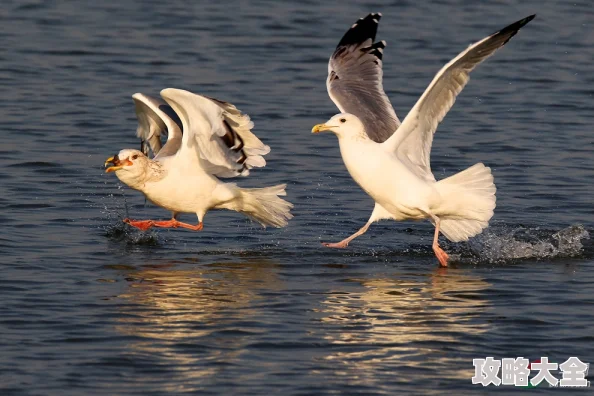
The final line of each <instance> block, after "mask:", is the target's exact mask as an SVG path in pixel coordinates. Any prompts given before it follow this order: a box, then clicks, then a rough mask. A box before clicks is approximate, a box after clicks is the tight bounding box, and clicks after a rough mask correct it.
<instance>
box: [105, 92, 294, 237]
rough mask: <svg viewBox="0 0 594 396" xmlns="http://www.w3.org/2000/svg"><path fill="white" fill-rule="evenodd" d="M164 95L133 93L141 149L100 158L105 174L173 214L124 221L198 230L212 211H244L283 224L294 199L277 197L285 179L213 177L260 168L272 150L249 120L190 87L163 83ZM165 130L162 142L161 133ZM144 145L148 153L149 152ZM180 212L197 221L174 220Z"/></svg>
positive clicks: (141, 225)
mask: <svg viewBox="0 0 594 396" xmlns="http://www.w3.org/2000/svg"><path fill="white" fill-rule="evenodd" d="M161 96H162V97H163V99H165V101H167V104H166V103H164V102H163V101H161V100H159V99H156V98H151V97H149V96H147V95H143V94H140V93H137V94H134V95H133V96H132V98H133V99H134V103H135V107H136V114H137V116H138V130H137V135H138V137H140V138H141V139H142V143H141V150H133V149H125V150H121V151H120V152H119V153H118V154H117V155H115V156H113V157H111V158H108V159H107V161H106V162H105V166H106V167H107V169H106V170H105V171H106V172H115V174H116V176H117V177H118V179H120V180H121V181H122V182H124V183H125V184H127V185H128V186H129V187H131V188H133V189H135V190H139V191H141V192H142V193H144V195H145V196H146V198H147V199H148V200H149V201H151V202H153V203H154V204H155V205H157V206H160V207H162V208H165V209H167V210H169V211H171V213H172V217H171V220H166V221H155V220H130V219H124V222H126V223H128V224H130V225H131V226H134V227H137V228H139V229H141V230H147V229H149V228H150V227H174V228H176V227H183V228H188V229H190V230H195V231H200V230H202V228H203V219H204V215H205V214H206V212H208V211H209V210H211V209H230V210H235V211H237V212H240V213H243V214H244V215H246V216H248V217H250V218H252V219H254V220H256V221H257V222H259V223H260V224H262V226H264V227H266V226H268V225H269V226H273V227H284V226H286V225H287V222H288V220H289V219H291V218H292V217H293V216H292V215H291V213H290V209H291V208H292V207H293V205H292V204H291V203H289V202H287V201H285V200H283V199H281V198H279V195H286V193H285V187H286V185H285V184H280V185H277V186H273V187H266V188H240V187H238V186H237V185H235V184H234V183H224V182H222V181H221V180H219V177H222V178H228V177H235V176H247V175H248V174H249V170H250V169H251V168H253V167H263V166H265V165H266V161H265V160H264V158H263V157H262V156H263V155H265V154H268V152H270V147H268V146H266V145H264V144H263V143H262V142H261V141H260V139H258V138H257V137H256V135H254V134H253V133H252V132H251V129H252V128H253V125H254V124H253V122H251V121H250V118H249V116H247V115H246V114H242V113H241V112H240V111H239V110H237V108H236V107H235V106H233V105H232V104H231V103H227V102H222V101H219V100H216V99H213V98H208V97H206V96H201V95H197V94H193V93H191V92H188V91H184V90H180V89H173V88H167V89H164V90H163V91H161ZM165 133H166V134H167V143H166V144H165V145H164V146H162V143H161V136H162V135H164V134H165ZM149 147H150V149H151V151H152V152H153V155H154V158H152V159H150V158H149V157H148V154H149V150H148V148H149ZM179 213H195V214H196V216H197V217H198V224H187V223H182V222H180V221H178V220H177V218H176V217H177V215H178V214H179Z"/></svg>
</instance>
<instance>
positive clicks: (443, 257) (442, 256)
mask: <svg viewBox="0 0 594 396" xmlns="http://www.w3.org/2000/svg"><path fill="white" fill-rule="evenodd" d="M432 217H433V219H434V220H435V236H434V237H433V251H434V252H435V256H437V259H438V260H439V265H440V267H447V266H448V259H449V256H448V254H447V253H446V252H445V251H444V250H443V249H442V248H440V247H439V243H438V242H437V239H438V238H439V223H440V220H439V218H438V217H437V216H432Z"/></svg>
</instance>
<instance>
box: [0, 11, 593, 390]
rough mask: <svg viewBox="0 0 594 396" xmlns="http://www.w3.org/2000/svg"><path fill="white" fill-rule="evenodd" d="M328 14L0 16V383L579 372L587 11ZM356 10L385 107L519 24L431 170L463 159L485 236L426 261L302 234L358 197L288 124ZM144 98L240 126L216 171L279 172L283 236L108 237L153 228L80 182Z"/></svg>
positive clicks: (441, 144) (118, 189)
mask: <svg viewBox="0 0 594 396" xmlns="http://www.w3.org/2000/svg"><path fill="white" fill-rule="evenodd" d="M348 3H349V4H348V5H347V4H343V2H337V1H324V2H318V1H308V0H304V1H299V2H277V1H272V0H262V1H252V2H243V1H236V2H229V1H225V2H205V1H197V2H190V1H177V2H172V3H166V2H162V1H142V2H140V1H137V2H133V1H95V2H63V1H3V2H2V5H1V6H0V39H1V48H2V51H0V88H1V89H2V92H3V94H2V101H1V102H0V126H1V132H0V133H1V136H2V145H1V146H0V187H1V190H0V192H1V193H0V208H1V212H0V224H1V225H2V227H1V228H0V260H1V266H0V388H1V392H0V393H1V394H2V395H11V394H14V395H20V394H31V395H33V394H34V395H70V394H72V395H75V394H76V395H80V394H89V395H90V394H109V395H112V394H135V395H148V394H154V395H162V394H167V393H185V392H189V393H193V392H196V393H203V394H215V395H218V394H221V395H222V394H281V393H283V394H300V395H301V394H303V395H306V394H312V395H321V394H330V393H333V394H356V393H360V394H390V395H393V394H441V393H442V392H443V391H444V390H450V391H454V390H455V391H456V392H457V393H458V394H469V393H473V392H479V391H483V389H482V388H477V387H476V386H473V385H471V380H470V378H471V376H472V374H473V366H472V359H473V358H481V357H485V356H495V357H497V358H503V357H517V356H524V357H527V358H530V359H537V358H539V357H541V356H548V357H549V358H550V360H551V361H556V362H559V363H561V362H563V361H565V360H566V359H567V358H568V357H569V356H578V357H580V358H581V359H582V360H583V361H585V362H590V363H594V347H593V342H594V336H593V334H594V330H593V328H594V313H593V308H594V304H593V302H594V301H593V295H594V275H593V273H594V272H593V271H594V247H593V245H592V242H591V241H590V240H589V239H587V235H588V233H589V232H590V233H592V229H593V227H594V221H593V220H594V217H593V214H594V209H593V207H594V205H593V203H594V198H593V196H594V187H593V184H592V177H593V176H594V163H593V161H592V153H593V142H594V132H593V127H592V125H593V124H594V100H593V93H594V73H592V65H593V62H594V29H593V26H594V8H593V7H592V4H591V2H589V1H571V2H565V1H556V2H547V3H545V4H543V3H542V2H540V1H488V2H487V1H485V2H472V3H471V2H465V1H453V0H451V1H439V2H423V3H421V4H419V3H420V2H412V1H394V2H385V3H382V2H379V1H374V2H364V1H351V2H348ZM372 11H376V12H377V11H380V12H382V13H383V16H384V17H383V19H382V21H381V23H380V33H379V36H378V38H380V39H385V40H387V41H388V47H387V49H386V51H385V56H384V71H385V79H384V86H385V87H386V91H387V93H388V95H389V96H390V98H391V99H392V103H393V104H394V106H395V108H396V111H397V113H398V114H399V116H400V118H401V119H402V118H404V116H405V114H406V112H407V111H408V109H409V108H410V107H411V106H412V105H413V104H414V102H415V101H416V99H417V98H418V96H419V95H420V94H421V93H422V91H423V90H424V88H425V87H426V85H427V84H428V83H429V81H430V80H431V78H432V77H433V75H434V73H435V72H437V70H438V69H439V68H440V67H441V66H442V65H443V64H444V63H446V62H447V61H448V60H450V59H451V58H452V57H453V56H455V55H456V54H458V53H459V52H460V51H461V50H462V49H464V48H465V47H466V46H467V45H468V44H470V43H471V42H473V41H476V40H478V39H480V38H482V37H484V36H486V35H487V34H490V33H492V32H493V31H495V30H497V29H499V28H502V27H504V26H505V25H507V24H508V23H511V22H513V21H515V20H517V19H520V18H521V17H524V16H526V15H529V14H532V13H535V12H536V13H537V14H538V16H537V18H536V19H535V20H534V21H533V22H532V23H530V24H529V25H528V26H527V27H525V28H524V29H523V30H522V31H521V32H520V34H519V35H518V36H517V37H515V38H514V39H513V40H512V41H511V42H510V43H509V45H508V46H506V47H505V48H504V49H503V50H501V51H500V52H498V53H497V54H496V55H495V56H494V57H493V58H491V59H489V60H488V61H487V62H486V63H485V64H483V65H481V66H480V67H479V68H478V69H477V70H476V71H475V72H474V73H473V75H472V80H471V82H470V83H469V85H468V86H467V88H466V89H465V90H464V92H463V93H462V94H461V96H460V97H459V99H458V101H457V103H456V105H455V106H454V108H453V109H452V111H451V112H450V113H449V114H448V116H447V117H446V119H445V120H444V122H443V123H442V124H441V126H440V128H439V129H438V132H437V135H436V139H435V144H434V149H433V155H432V165H433V170H434V173H435V174H436V176H437V177H438V178H442V177H444V176H447V175H451V174H452V173H454V172H458V171H460V170H462V169H464V168H466V167H468V166H470V165H472V164H474V163H476V162H479V161H482V162H484V163H485V164H487V165H489V166H491V167H492V168H493V172H494V175H495V181H496V184H497V187H498V192H497V198H498V201H497V204H498V205H497V209H496V214H495V217H494V218H493V221H492V227H491V228H490V229H489V231H488V232H486V233H485V234H484V235H481V236H479V237H478V238H475V239H474V240H473V241H472V242H471V243H465V244H458V245H454V244H448V245H447V250H449V251H450V252H452V253H453V255H454V256H455V258H456V260H455V262H454V263H452V265H451V267H450V268H447V269H439V268H437V261H436V259H435V258H434V256H433V253H432V251H431V247H430V243H431V238H432V235H433V232H432V227H431V225H430V224H429V223H395V222H385V223H380V224H376V225H373V226H372V228H371V229H370V231H369V232H368V234H367V235H365V236H363V237H361V238H359V239H357V240H356V241H355V242H354V243H353V244H352V245H351V246H350V247H349V248H348V250H344V251H336V250H328V249H324V248H322V247H321V246H320V241H336V240H340V239H342V238H344V237H345V236H347V235H349V234H350V233H352V232H354V231H355V230H357V229H358V228H359V227H360V226H361V225H362V224H363V223H364V222H365V221H366V220H367V218H368V216H369V214H370V212H371V209H372V207H373V202H372V201H371V199H370V198H369V197H367V196H366V195H365V194H364V193H363V192H362V191H361V190H360V189H359V188H358V187H357V186H356V185H355V184H354V182H352V181H351V179H350V177H349V176H348V174H347V172H346V170H345V168H344V166H343V164H342V161H341V158H340V154H339V151H338V146H337V142H336V139H335V138H334V137H333V136H330V135H323V136H312V135H311V134H310V130H311V127H312V125H313V124H316V123H319V122H323V121H326V120H327V119H328V118H329V117H330V116H332V115H333V114H334V113H336V112H337V110H336V108H335V107H334V105H333V103H332V102H331V101H330V100H329V98H328V96H327V94H326V89H325V78H326V73H327V66H326V64H327V59H328V56H329V55H330V53H331V52H332V50H333V48H334V46H335V45H336V43H337V42H338V40H339V39H340V37H341V36H342V34H343V33H344V31H345V30H346V29H347V28H348V27H349V26H350V25H351V24H352V23H353V22H354V21H355V20H356V19H357V18H359V17H361V16H364V15H365V14H366V13H368V12H372ZM165 87H176V88H184V89H188V90H191V91H195V92H199V93H203V94H207V95H211V96H215V97H217V98H220V99H223V100H228V101H231V102H233V103H234V104H235V105H237V106H238V108H240V109H241V110H243V111H244V112H246V113H248V114H250V115H251V117H252V119H253V120H254V122H255V124H256V128H255V132H256V133H257V134H258V136H259V137H260V138H261V139H262V140H263V141H264V142H265V143H267V144H269V145H270V146H271V147H272V152H271V153H270V155H268V156H267V160H268V166H267V167H266V168H264V169H262V170H257V171H254V172H252V174H251V176H250V177H249V178H246V179H240V180H238V183H239V184H240V185H242V186H246V187H261V186H267V185H272V184H275V183H279V182H287V183H288V185H289V186H288V192H289V199H290V200H291V201H292V202H293V203H294V204H295V209H294V214H295V218H294V219H293V221H292V222H291V223H290V225H289V226H288V227H287V228H285V229H281V230H271V229H267V230H262V229H260V228H258V227H257V226H256V225H255V224H253V223H250V222H249V221H247V220H245V219H244V218H242V217H241V216H240V215H238V214H236V213H231V212H228V213H227V212H210V213H209V214H208V216H207V217H206V222H205V229H204V231H203V232H201V233H194V232H190V231H184V230H172V231H168V230H160V231H158V232H154V231H151V232H149V233H146V234H141V233H138V232H135V231H131V230H129V229H126V228H124V227H123V226H122V225H121V223H120V220H121V218H122V217H124V216H126V215H127V214H128V213H129V215H130V216H131V217H135V218H148V217H150V218H167V216H168V213H167V212H165V211H163V210H161V209H159V208H156V207H152V206H146V207H145V205H144V199H143V197H142V196H141V195H139V193H136V192H133V191H131V190H129V189H127V188H123V187H122V186H121V185H120V184H119V183H118V181H117V180H116V178H115V177H114V176H113V175H112V174H104V173H103V169H102V165H103V161H104V160H105V158H106V157H108V156H110V155H113V154H114V153H116V152H117V151H119V150H120V149H122V148H128V147H132V148H136V147H138V142H137V140H136V138H135V136H134V134H135V129H136V118H135V114H134V110H133V104H132V100H131V98H130V96H131V95H132V94H133V93H135V92H144V93H147V94H152V95H156V94H157V93H158V92H159V91H160V90H161V89H162V88H165ZM126 211H128V212H126ZM184 219H186V220H187V221H192V222H193V221H194V220H195V217H194V216H187V217H185V218H184ZM558 377H560V376H558ZM590 378H592V377H590ZM487 390H491V391H499V392H501V391H503V392H505V394H511V393H514V392H517V393H519V394H526V392H528V391H527V390H521V389H517V388H513V387H511V388H510V387H506V389H495V388H494V387H490V388H487ZM547 391H549V390H548V389H546V387H541V388H539V389H533V390H531V391H529V392H531V394H532V393H539V392H547ZM588 391H589V390H588ZM588 391H584V390H580V391H576V393H579V394H585V393H588ZM580 392H581V393H580ZM584 392H585V393H584ZM548 393H551V394H553V393H555V394H567V393H568V390H562V389H558V390H551V391H550V392H548ZM548 393H547V394H548Z"/></svg>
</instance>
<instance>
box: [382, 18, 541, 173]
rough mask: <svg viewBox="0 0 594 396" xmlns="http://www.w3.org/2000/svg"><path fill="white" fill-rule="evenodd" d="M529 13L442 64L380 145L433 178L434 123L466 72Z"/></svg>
mask: <svg viewBox="0 0 594 396" xmlns="http://www.w3.org/2000/svg"><path fill="white" fill-rule="evenodd" d="M534 17H535V15H531V16H529V17H527V18H524V19H522V20H520V21H518V22H516V23H513V24H511V25H509V26H507V27H506V28H504V29H502V30H500V31H498V32H496V33H493V34H492V35H490V36H489V37H486V38H484V39H482V40H481V41H479V42H477V43H475V44H472V45H471V46H469V47H468V49H466V50H465V51H463V52H462V53H460V55H458V56H457V57H455V58H454V59H453V60H451V61H450V62H449V63H448V64H447V65H445V66H444V67H443V68H442V69H441V70H440V71H439V73H437V75H436V76H435V77H434V78H433V81H431V84H429V87H427V89H426V90H425V92H424V93H423V95H422V96H421V98H420V99H419V100H418V101H417V103H416V104H415V106H414V107H413V108H412V110H411V111H410V112H409V113H408V114H407V116H406V118H405V119H404V121H403V122H402V125H400V127H399V128H398V130H397V131H396V133H395V134H394V135H392V137H390V139H388V140H387V141H386V142H385V143H384V145H385V146H386V148H387V149H388V150H393V151H396V153H397V155H398V157H399V158H400V160H402V161H403V162H405V163H407V164H408V165H409V166H410V167H411V168H412V169H414V170H415V171H416V172H417V174H418V175H419V176H421V177H423V178H425V179H426V180H435V177H434V176H433V173H432V172H431V166H430V153H431V144H432V142H433V134H434V133H435V130H436V129H437V126H438V125H439V123H440V122H441V120H443V118H444V117H445V115H446V114H447V113H448V111H449V110H450V109H451V108H452V106H453V105H454V102H455V101H456V96H458V94H459V93H460V92H461V91H462V89H463V88H464V87H465V86H466V84H467V83H468V81H469V80H470V72H471V71H472V70H473V69H474V68H475V67H476V66H477V65H479V64H480V63H481V62H483V61H484V60H485V59H487V58H488V57H489V56H491V55H493V53H494V52H495V51H496V50H498V49H499V48H501V47H503V46H504V45H505V44H506V43H507V42H508V41H509V40H510V39H511V38H512V37H513V36H514V35H515V34H516V33H518V31H519V30H520V28H522V27H523V26H524V25H526V24H527V23H528V22H530V21H531V20H532V19H534Z"/></svg>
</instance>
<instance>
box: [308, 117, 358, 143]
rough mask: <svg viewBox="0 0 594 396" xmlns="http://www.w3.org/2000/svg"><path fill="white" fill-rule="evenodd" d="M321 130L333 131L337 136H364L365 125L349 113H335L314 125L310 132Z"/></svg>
mask: <svg viewBox="0 0 594 396" xmlns="http://www.w3.org/2000/svg"><path fill="white" fill-rule="evenodd" d="M323 131H330V132H334V134H336V136H338V137H339V138H343V137H358V136H363V137H364V136H366V135H365V127H364V126H363V123H362V122H361V120H360V119H359V118H357V116H355V115H353V114H349V113H341V114H337V115H335V116H334V117H332V118H330V119H329V120H328V121H326V122H325V123H324V124H318V125H316V126H314V127H313V129H312V130H311V133H320V132H323Z"/></svg>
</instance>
